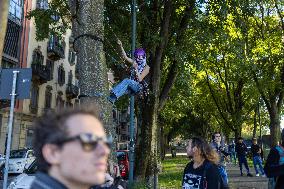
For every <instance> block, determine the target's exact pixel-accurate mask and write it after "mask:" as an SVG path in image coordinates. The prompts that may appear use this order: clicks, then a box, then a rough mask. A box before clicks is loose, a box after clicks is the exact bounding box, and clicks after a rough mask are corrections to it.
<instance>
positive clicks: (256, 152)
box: [251, 144, 261, 157]
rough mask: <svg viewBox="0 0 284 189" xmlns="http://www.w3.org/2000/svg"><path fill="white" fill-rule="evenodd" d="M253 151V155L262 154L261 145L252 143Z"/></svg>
mask: <svg viewBox="0 0 284 189" xmlns="http://www.w3.org/2000/svg"><path fill="white" fill-rule="evenodd" d="M259 150H260V151H259ZM251 153H252V157H256V156H260V155H261V148H260V146H259V145H258V144H252V145H251Z"/></svg>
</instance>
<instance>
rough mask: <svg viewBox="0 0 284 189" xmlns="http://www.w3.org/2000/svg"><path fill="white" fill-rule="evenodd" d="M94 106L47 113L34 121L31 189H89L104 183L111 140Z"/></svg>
mask: <svg viewBox="0 0 284 189" xmlns="http://www.w3.org/2000/svg"><path fill="white" fill-rule="evenodd" d="M98 115H99V114H98V113H97V112H96V110H94V108H84V107H78V108H75V109H66V110H60V112H56V113H53V112H48V113H46V114H45V115H43V116H42V117H41V118H39V119H38V120H37V121H36V122H35V123H34V127H35V138H34V150H35V154H36V161H37V167H38V171H39V172H38V173H37V174H36V178H35V180H34V181H33V183H32V186H31V189H89V188H90V187H91V186H93V185H100V184H103V183H104V182H105V175H106V171H107V160H108V155H109V153H110V147H109V146H110V141H109V140H108V138H107V137H106V133H105V130H104V127H103V125H102V123H101V121H100V120H99V116H98Z"/></svg>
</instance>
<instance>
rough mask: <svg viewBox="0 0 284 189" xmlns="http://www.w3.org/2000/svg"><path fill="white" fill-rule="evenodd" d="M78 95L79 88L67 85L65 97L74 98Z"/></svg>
mask: <svg viewBox="0 0 284 189" xmlns="http://www.w3.org/2000/svg"><path fill="white" fill-rule="evenodd" d="M78 95H79V87H78V86H76V85H73V84H70V83H69V84H68V85H67V88H66V97H67V98H76V97H77V96H78Z"/></svg>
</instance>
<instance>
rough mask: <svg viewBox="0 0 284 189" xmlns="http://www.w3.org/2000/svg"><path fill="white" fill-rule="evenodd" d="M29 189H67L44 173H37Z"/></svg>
mask: <svg viewBox="0 0 284 189" xmlns="http://www.w3.org/2000/svg"><path fill="white" fill-rule="evenodd" d="M30 189H68V188H67V187H66V186H64V185H63V184H61V183H60V182H59V181H57V180H56V179H54V178H52V177H51V176H49V175H48V174H46V173H43V172H38V173H37V174H36V178H35V180H34V181H33V183H32V186H31V188H30Z"/></svg>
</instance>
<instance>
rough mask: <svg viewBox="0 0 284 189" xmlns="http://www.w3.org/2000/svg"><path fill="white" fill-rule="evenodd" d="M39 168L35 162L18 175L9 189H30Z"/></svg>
mask: <svg viewBox="0 0 284 189" xmlns="http://www.w3.org/2000/svg"><path fill="white" fill-rule="evenodd" d="M36 171H37V166H36V163H35V161H33V162H32V164H30V166H29V167H28V168H26V169H25V170H24V172H23V173H22V174H20V175H18V176H17V177H16V178H15V179H14V180H13V181H12V182H11V183H10V185H9V186H8V189H29V188H30V187H31V185H32V182H33V180H34V179H35V173H36Z"/></svg>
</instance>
